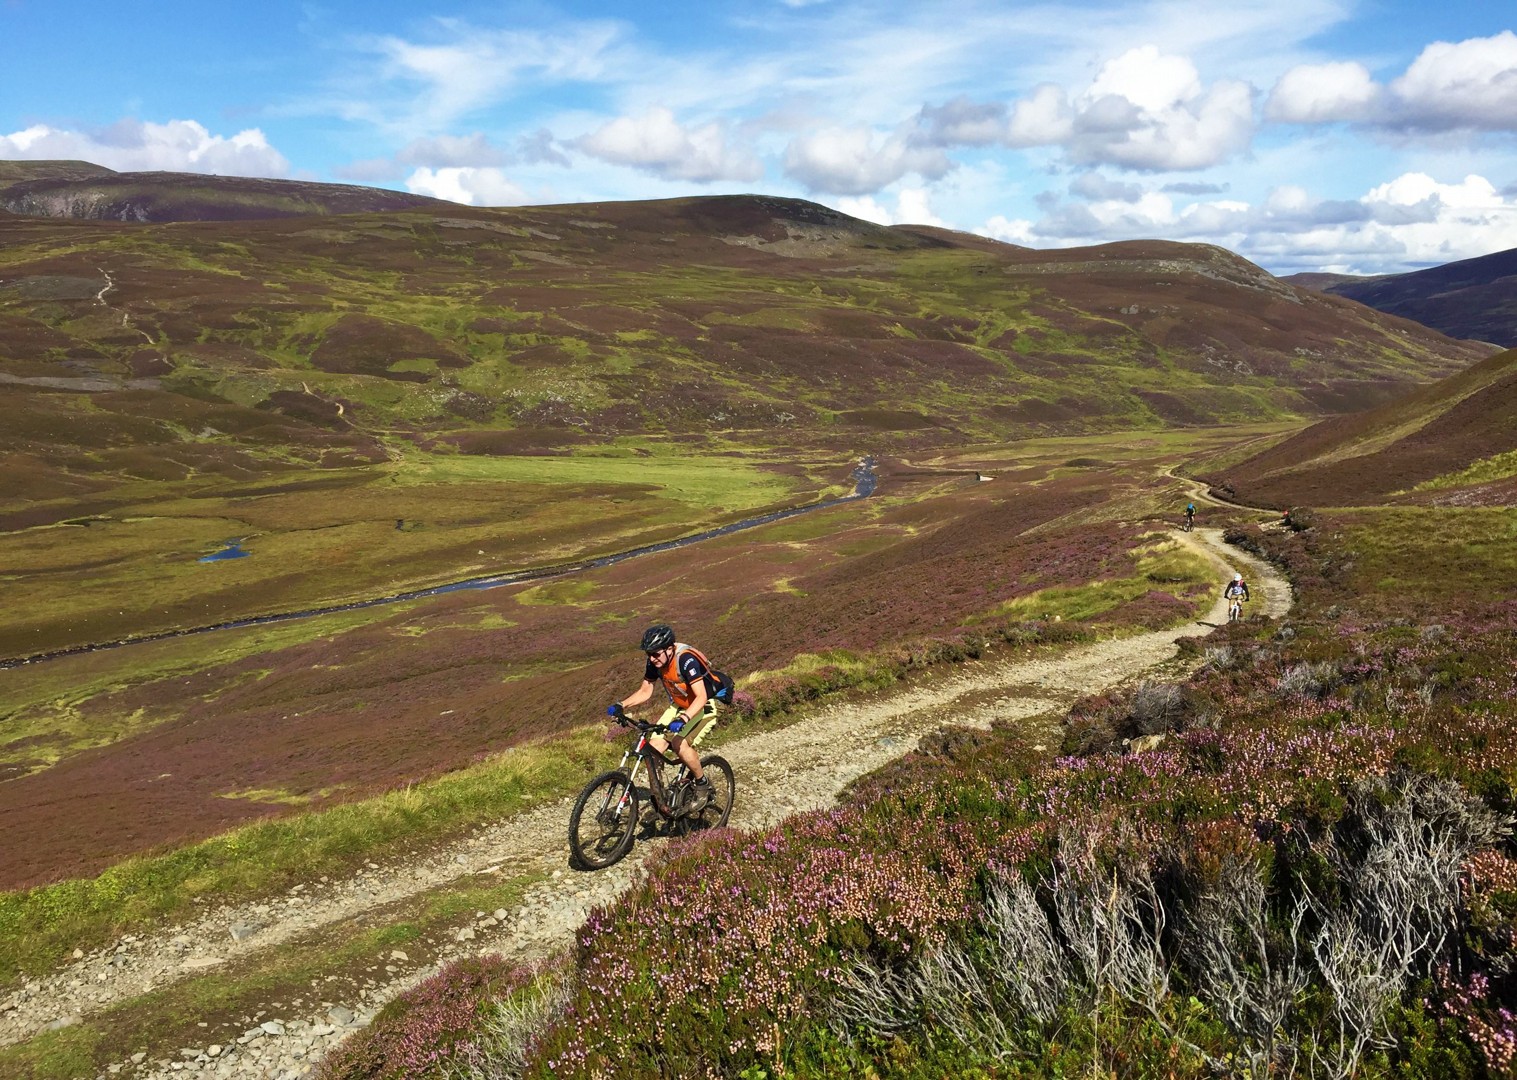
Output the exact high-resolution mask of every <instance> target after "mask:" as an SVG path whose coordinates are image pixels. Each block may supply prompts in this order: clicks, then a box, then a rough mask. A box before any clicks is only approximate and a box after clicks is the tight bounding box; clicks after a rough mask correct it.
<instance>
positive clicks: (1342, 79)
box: [1264, 30, 1517, 134]
mask: <svg viewBox="0 0 1517 1080" xmlns="http://www.w3.org/2000/svg"><path fill="white" fill-rule="evenodd" d="M1264 114H1265V118H1266V119H1268V120H1272V121H1280V122H1286V123H1297V124H1316V123H1334V122H1344V121H1347V122H1355V123H1362V124H1367V125H1373V126H1379V127H1385V128H1390V129H1395V130H1399V131H1404V132H1413V131H1425V132H1433V133H1439V134H1441V133H1443V132H1446V131H1449V130H1461V131H1471V130H1474V131H1517V34H1514V33H1513V32H1512V31H1510V30H1503V31H1502V32H1501V33H1499V34H1495V35H1493V36H1492V37H1487V38H1469V39H1467V40H1465V41H1460V42H1452V43H1451V42H1447V41H1436V42H1434V43H1433V44H1431V45H1429V46H1427V47H1426V48H1425V49H1423V50H1422V52H1421V53H1420V54H1419V55H1418V56H1417V58H1416V59H1415V60H1413V61H1412V63H1411V65H1410V66H1409V67H1408V68H1407V69H1406V71H1405V72H1403V73H1402V74H1401V75H1400V76H1398V77H1397V78H1395V79H1392V80H1391V81H1390V83H1389V84H1388V85H1381V84H1380V83H1377V82H1375V81H1374V79H1373V78H1372V77H1371V75H1370V73H1369V71H1368V70H1367V69H1366V68H1365V67H1364V66H1363V65H1361V64H1357V63H1352V62H1340V63H1331V64H1303V65H1300V66H1298V67H1294V68H1291V69H1290V70H1289V71H1287V72H1286V73H1285V74H1284V75H1282V76H1281V77H1280V80H1279V81H1278V82H1277V83H1276V84H1275V86H1274V89H1273V90H1271V91H1270V95H1269V99H1268V101H1267V102H1266V104H1265V110H1264Z"/></svg>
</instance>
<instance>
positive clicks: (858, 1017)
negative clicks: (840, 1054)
mask: <svg viewBox="0 0 1517 1080" xmlns="http://www.w3.org/2000/svg"><path fill="white" fill-rule="evenodd" d="M835 978H836V980H837V983H838V987H839V991H840V992H839V993H838V994H836V995H835V996H834V998H833V1001H832V1008H831V1010H830V1013H829V1017H828V1023H829V1024H830V1026H831V1027H832V1029H833V1031H834V1033H836V1034H837V1035H838V1037H839V1038H841V1039H844V1040H849V1039H851V1038H852V1034H853V1032H855V1031H858V1030H864V1031H868V1032H870V1033H871V1034H874V1035H892V1034H896V1033H898V1032H903V1031H911V1030H915V1031H921V1032H923V1033H924V1034H925V1035H926V1037H927V1039H928V1041H929V1042H936V1043H949V1044H956V1045H959V1046H967V1047H974V1048H976V1049H980V1050H985V1051H988V1052H989V1053H991V1054H995V1055H1000V1054H1001V1053H1003V1052H1005V1051H1006V1050H1008V1049H1009V1048H1010V1047H1011V1045H1012V1039H1011V1037H1010V1033H1009V1032H1008V1030H1007V1028H1006V1025H1005V1022H1004V1021H1003V1020H1002V1015H1003V1013H1009V1011H1010V1010H1008V1009H1006V1008H1005V1003H1004V1002H1002V1001H1001V1000H1000V999H999V998H998V996H997V993H996V985H995V980H994V979H993V978H992V977H989V976H987V975H986V973H985V972H984V971H983V969H982V965H980V964H977V963H976V962H975V960H974V958H973V957H972V956H970V955H969V953H968V952H966V951H965V950H964V948H963V947H962V946H961V945H959V944H958V943H957V942H954V941H951V940H950V941H945V942H942V943H940V944H938V945H936V946H934V947H932V948H929V949H926V950H924V951H923V952H922V953H921V954H920V955H919V956H918V957H917V958H916V959H915V960H914V961H912V962H910V963H908V964H907V965H906V966H904V967H902V968H900V969H898V970H893V969H890V968H888V967H885V966H882V965H880V964H876V963H875V962H874V961H872V960H870V959H868V958H867V957H857V958H855V959H854V960H853V961H852V962H851V963H850V964H849V965H848V966H847V967H845V968H844V969H843V970H842V971H841V972H840V973H838V974H837V975H835Z"/></svg>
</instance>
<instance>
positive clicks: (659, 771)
mask: <svg viewBox="0 0 1517 1080" xmlns="http://www.w3.org/2000/svg"><path fill="white" fill-rule="evenodd" d="M653 735H654V731H653V729H652V728H651V727H648V728H639V730H638V736H637V742H636V743H635V744H633V746H632V747H631V749H629V750H626V751H624V752H623V753H622V762H621V765H620V766H618V767H619V768H620V769H622V770H623V771H624V772H626V774H627V775H628V776H629V777H630V778H631V780H632V787H633V788H634V789H635V788H636V787H637V782H638V776H639V774H640V773H641V772H642V771H643V768H644V766H646V767H647V772H648V793H649V794H650V795H651V796H652V797H653V799H652V801H653V808H654V809H655V810H657V811H658V813H659V816H660V817H665V818H667V817H668V816H669V800H668V799H667V798H666V794H665V793H666V791H667V789H666V788H665V787H664V769H663V766H665V765H668V766H670V767H673V768H677V769H678V772H677V773H676V774H675V783H678V782H679V781H680V780H682V779H684V775H685V774H686V773H688V772H689V770H688V769H686V768H685V763H684V762H683V761H681V760H680V759H679V757H678V756H677V755H671V754H670V753H669V752H668V751H666V750H660V749H658V748H657V747H655V746H654V745H653V744H652V736H653ZM629 761H630V762H632V767H631V768H630V769H629V768H628V767H627V762H629Z"/></svg>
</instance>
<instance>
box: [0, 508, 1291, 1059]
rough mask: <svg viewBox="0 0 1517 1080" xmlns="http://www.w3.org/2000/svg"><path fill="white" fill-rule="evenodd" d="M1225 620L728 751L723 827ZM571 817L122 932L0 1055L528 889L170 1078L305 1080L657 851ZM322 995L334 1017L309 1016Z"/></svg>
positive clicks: (1286, 603) (27, 1004) (1045, 723)
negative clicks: (356, 1037) (361, 1029)
mask: <svg viewBox="0 0 1517 1080" xmlns="http://www.w3.org/2000/svg"><path fill="white" fill-rule="evenodd" d="M1198 497H1199V496H1198ZM1175 535H1176V538H1177V539H1178V540H1179V541H1180V542H1181V543H1184V544H1187V545H1190V546H1192V547H1195V548H1197V549H1198V550H1201V551H1202V552H1203V553H1205V555H1206V556H1207V558H1209V559H1210V560H1211V561H1212V562H1213V563H1214V564H1215V565H1216V568H1217V580H1218V582H1219V583H1220V582H1222V581H1224V580H1226V578H1227V577H1228V575H1229V573H1230V572H1231V570H1232V568H1234V567H1238V568H1240V569H1244V570H1246V571H1247V572H1248V574H1249V575H1250V578H1251V580H1253V581H1255V582H1257V585H1256V586H1255V588H1254V590H1253V594H1254V601H1253V602H1254V604H1255V605H1256V606H1257V613H1258V614H1261V615H1268V616H1271V617H1275V618H1278V617H1280V616H1282V615H1284V614H1285V613H1286V612H1287V611H1288V610H1289V608H1290V600H1291V592H1290V586H1289V584H1288V583H1286V582H1285V581H1284V580H1283V579H1281V578H1280V577H1279V575H1278V574H1276V573H1275V572H1274V570H1273V569H1272V568H1270V567H1269V566H1268V565H1267V564H1264V563H1261V562H1259V561H1258V560H1255V559H1253V558H1251V557H1250V556H1247V555H1244V554H1242V553H1240V552H1237V551H1234V550H1231V549H1226V548H1225V547H1224V546H1223V545H1222V544H1221V543H1220V541H1219V539H1218V537H1217V536H1216V535H1215V533H1214V532H1213V531H1209V530H1197V531H1196V532H1195V533H1193V534H1179V533H1177V534H1175ZM1223 609H1224V604H1223V602H1222V601H1221V599H1220V597H1219V599H1218V601H1217V603H1216V604H1215V605H1214V607H1213V608H1212V610H1211V611H1210V612H1209V613H1208V614H1207V615H1206V616H1205V618H1204V620H1202V621H1198V622H1195V623H1191V624H1188V625H1186V626H1182V627H1180V628H1178V629H1170V630H1161V631H1154V632H1151V633H1146V634H1140V635H1137V636H1134V637H1128V638H1117V639H1112V640H1107V641H1102V642H1099V643H1096V644H1093V645H1089V646H1084V647H1080V648H1077V649H1074V650H1072V651H1071V652H1069V653H1067V654H1065V655H1063V656H1060V657H1056V658H1044V659H1038V660H1020V661H1013V660H1005V661H996V660H994V659H991V660H986V661H983V662H980V663H976V664H972V665H966V666H964V667H962V668H960V669H957V670H956V671H953V672H950V673H947V674H946V675H945V676H944V677H942V678H939V679H935V680H933V681H932V682H931V683H928V684H925V685H923V686H920V687H917V688H914V689H911V690H908V691H906V692H902V693H896V694H890V695H885V696H881V697H877V698H874V699H872V700H867V701H863V702H858V703H843V704H836V705H830V706H827V707H824V708H822V709H820V710H819V711H818V714H817V715H815V716H813V717H811V718H808V719H807V720H806V722H805V723H802V724H798V725H795V726H791V727H786V728H783V729H780V730H774V731H768V732H760V733H758V734H755V735H752V736H749V737H746V738H743V739H740V740H737V741H735V742H731V743H726V744H724V745H723V747H722V754H723V755H724V756H725V757H727V758H728V759H729V760H730V761H731V762H732V764H733V766H734V768H735V769H736V771H737V773H738V776H739V784H740V788H739V795H738V800H737V806H736V808H735V810H734V814H733V824H734V825H735V826H738V827H741V828H763V827H766V826H769V825H772V824H774V823H776V822H778V821H779V820H781V819H783V818H784V817H786V816H788V815H790V814H794V813H799V812H802V811H806V810H813V809H817V808H821V807H826V806H829V805H831V804H832V803H833V802H834V800H835V799H836V797H837V795H838V794H839V792H841V791H842V790H843V788H844V787H846V786H847V785H848V784H849V783H851V782H852V781H853V780H854V779H856V778H857V777H859V776H861V775H863V774H864V773H866V772H869V771H871V770H873V769H876V768H878V767H880V766H881V765H884V764H885V763H887V762H888V761H890V760H891V759H893V758H895V757H897V756H899V755H900V754H903V753H905V752H906V751H908V750H909V749H911V748H912V747H913V746H914V745H915V744H916V742H917V740H918V739H919V738H920V737H921V736H922V735H924V734H927V733H929V732H931V731H934V730H936V729H938V728H939V727H940V726H941V724H942V723H943V722H944V721H945V720H946V719H948V718H951V719H952V722H954V723H962V724H968V725H971V726H986V725H988V724H989V723H990V722H991V721H993V720H998V721H1010V722H1020V723H1024V724H1028V725H1029V726H1030V727H1031V728H1032V729H1033V730H1034V731H1035V732H1039V731H1043V730H1044V729H1046V732H1047V739H1046V740H1045V741H1046V742H1048V743H1049V744H1050V745H1052V744H1054V743H1056V742H1057V739H1058V732H1057V730H1056V727H1057V721H1056V716H1057V712H1058V710H1059V709H1061V708H1062V707H1065V706H1067V705H1068V704H1069V703H1070V702H1072V701H1073V700H1074V699H1076V698H1077V697H1080V696H1082V695H1085V694H1091V693H1099V692H1101V691H1103V690H1106V689H1109V688H1111V687H1113V686H1115V685H1117V684H1119V683H1122V682H1125V681H1128V680H1131V679H1134V678H1137V677H1139V676H1141V675H1143V674H1145V673H1151V672H1152V671H1153V670H1154V669H1155V668H1156V667H1158V666H1160V665H1164V664H1166V663H1167V662H1170V661H1172V660H1173V659H1174V657H1175V653H1176V650H1175V640H1176V638H1177V637H1187V636H1196V635H1199V634H1204V633H1206V632H1207V631H1208V630H1210V628H1211V626H1212V625H1214V624H1216V623H1218V622H1220V621H1221V620H1222V619H1223V618H1224V617H1225V613H1224V610H1223ZM567 814H568V807H567V806H565V805H559V804H555V805H550V806H545V807H542V808H540V809H538V810H535V811H531V812H528V813H525V814H523V815H521V816H520V817H518V818H516V819H513V820H511V821H509V822H502V823H501V824H499V825H497V826H494V827H492V828H489V829H487V830H485V831H484V832H483V833H481V834H480V835H478V836H475V837H473V838H470V839H468V840H466V841H463V842H460V843H458V844H457V845H454V846H450V847H448V848H446V849H444V850H441V851H433V852H426V853H422V854H421V855H419V856H418V857H417V858H415V859H413V860H411V861H408V862H405V863H402V864H398V865H393V866H387V867H383V868H381V867H373V868H372V870H370V871H365V872H363V873H361V874H360V875H359V876H358V877H357V878H355V879H352V880H341V881H331V882H327V881H321V882H311V883H307V884H306V885H302V886H299V887H297V888H296V889H293V890H291V894H290V899H289V900H288V902H287V903H286V904H275V905H272V906H271V905H269V904H262V905H249V906H245V907H238V908H219V909H217V910H215V911H212V912H209V913H208V914H207V915H205V916H204V917H203V918H201V919H200V920H198V921H196V922H194V923H191V924H189V925H186V926H179V927H173V928H170V929H166V930H164V931H161V932H160V933H157V934H154V935H152V936H150V937H145V938H138V937H131V938H129V939H125V940H123V941H122V942H120V943H117V944H115V945H112V946H110V947H107V948H105V949H101V950H99V951H97V952H95V953H92V954H89V955H85V956H81V957H80V958H79V959H77V960H76V961H75V962H74V963H72V964H70V965H69V966H68V967H67V968H65V969H64V970H62V971H60V972H58V973H57V974H56V975H53V976H49V977H48V978H45V979H41V980H37V981H34V982H32V983H30V984H29V985H28V986H27V988H25V989H24V990H23V991H21V992H19V993H17V994H14V995H12V996H11V997H10V998H9V999H7V1000H5V1001H0V1044H4V1043H9V1042H14V1041H17V1040H19V1039H22V1038H25V1037H27V1036H28V1035H30V1034H31V1033H32V1032H34V1031H36V1030H37V1029H38V1028H40V1027H43V1026H45V1025H47V1024H51V1023H57V1022H59V1021H63V1022H67V1023H73V1022H77V1020H78V1019H80V1018H83V1017H89V1016H92V1015H94V1014H96V1013H99V1012H101V1011H102V1010H106V1009H108V1008H110V1007H111V1006H113V1005H118V1004H121V1003H125V1002H129V1001H131V1000H132V999H134V998H136V997H138V996H139V995H141V994H143V993H145V992H146V991H147V989H148V988H158V989H162V988H163V987H165V986H169V985H171V984H175V983H179V982H182V981H184V980H190V979H195V978H198V977H203V976H206V975H207V974H208V973H212V974H214V973H220V972H226V971H231V972H233V973H235V974H236V976H237V977H239V978H245V979H256V978H257V977H258V976H257V973H258V971H259V970H260V965H270V964H273V963H276V962H277V959H278V957H279V955H280V954H281V952H282V951H289V950H294V949H298V948H300V947H301V946H302V945H303V944H308V943H310V942H313V941H314V942H319V941H320V940H321V939H322V935H323V934H325V933H329V932H330V929H331V928H332V927H334V926H336V925H338V924H340V923H343V922H347V921H352V920H356V919H359V918H360V917H362V918H364V919H365V925H367V926H383V925H387V924H400V923H404V922H405V921H406V920H407V919H409V918H412V917H413V916H414V908H415V907H416V898H418V897H419V896H421V895H422V894H424V893H426V892H427V891H428V890H432V889H436V888H439V887H442V886H445V885H447V884H448V883H450V882H458V881H465V882H466V881H468V880H469V879H470V878H476V880H477V879H478V876H479V875H483V876H484V877H485V879H486V880H488V879H489V876H490V875H493V874H498V873H501V872H502V871H503V869H504V872H507V873H512V874H536V875H539V876H540V878H541V880H540V882H539V884H537V885H535V886H533V887H532V888H531V889H529V890H528V892H527V894H526V896H525V897H524V898H523V900H522V902H521V903H520V904H519V905H518V906H516V907H514V908H512V909H506V910H501V911H498V912H495V913H493V914H490V915H485V916H484V917H482V918H478V917H476V918H469V917H467V916H465V917H464V918H463V919H462V920H461V921H460V922H459V924H458V926H457V927H456V928H454V929H452V930H450V931H449V932H448V933H447V934H446V935H445V936H443V937H441V938H438V939H434V940H420V941H413V942H410V943H408V944H407V946H406V948H405V950H403V951H402V952H401V953H400V957H395V956H393V955H390V956H388V957H387V959H388V960H389V961H390V962H389V964H388V966H387V967H384V973H383V974H379V970H380V967H381V966H382V965H377V964H376V965H373V967H372V968H371V969H370V971H371V972H373V973H374V974H373V975H369V976H368V977H362V976H358V977H354V976H349V975H347V974H344V975H343V976H341V977H338V978H334V979H331V980H326V981H324V982H322V983H321V989H320V991H319V993H316V994H314V995H312V1000H310V1001H309V1002H306V1003H305V1004H304V1005H291V1004H289V1003H288V1002H287V1001H286V1002H284V1003H279V1002H266V1003H264V1005H265V1008H264V1009H263V1010H254V1011H256V1016H257V1019H258V1020H259V1022H258V1023H254V1022H253V1021H254V1016H253V1014H252V1012H249V1013H247V1014H246V1015H237V1016H224V1015H216V1014H215V1013H213V1012H208V1013H207V1014H206V1016H205V1019H206V1022H207V1024H208V1027H207V1028H206V1029H205V1031H204V1044H205V1045H204V1046H203V1047H186V1048H185V1050H184V1057H185V1058H186V1059H188V1060H187V1061H181V1062H180V1065H181V1067H183V1066H184V1065H186V1064H188V1063H189V1062H196V1067H197V1068H198V1069H200V1070H201V1071H200V1073H199V1075H209V1076H214V1077H217V1078H225V1080H231V1078H242V1077H247V1078H250V1080H251V1078H264V1077H284V1078H289V1080H294V1078H297V1077H302V1076H307V1075H310V1073H309V1072H308V1070H309V1065H310V1062H312V1061H313V1060H315V1059H316V1058H317V1057H318V1056H319V1055H320V1054H321V1053H323V1052H325V1051H326V1050H328V1049H330V1048H331V1047H333V1046H335V1045H336V1044H337V1043H338V1042H339V1041H341V1039H343V1038H344V1037H345V1036H346V1035H347V1034H349V1033H350V1032H351V1031H352V1030H354V1029H355V1028H356V1027H358V1026H361V1025H363V1024H364V1023H367V1021H368V1020H369V1019H370V1018H372V1016H373V1015H374V1013H375V1012H377V1011H378V1009H379V1008H380V1007H381V1006H382V1005H383V1004H384V1002H386V1001H388V1000H389V999H390V998H392V997H394V996H395V995H396V994H398V993H400V992H401V991H402V990H404V989H406V988H408V987H410V986H413V985H415V984H416V983H417V982H418V981H420V980H421V979H422V978H425V977H426V976H427V975H430V974H432V973H433V972H435V971H436V970H437V967H438V965H439V964H440V963H443V962H447V961H449V960H453V959H457V958H459V957H461V956H468V955H474V954H477V953H490V952H501V953H504V954H505V955H507V956H508V957H511V958H513V959H516V960H531V959H536V958H541V957H545V956H548V955H550V954H552V953H553V952H555V951H557V950H559V949H561V948H563V947H565V946H567V945H568V944H569V943H570V942H572V940H573V935H574V931H575V930H576V929H577V928H578V927H579V926H580V924H581V923H582V922H583V920H584V918H585V916H586V914H588V912H589V911H590V909H591V908H593V907H595V906H597V905H600V904H605V903H608V902H609V901H610V900H612V899H613V898H614V897H615V896H616V895H617V894H618V893H619V892H620V891H621V890H622V889H624V888H626V887H627V885H628V884H629V883H630V881H631V880H632V878H633V877H634V876H635V875H636V874H637V873H638V871H639V867H640V866H641V863H642V860H643V859H644V858H645V857H646V856H647V855H648V854H649V853H650V852H653V851H656V850H658V846H659V841H654V842H652V843H644V844H639V845H638V846H637V848H635V849H634V852H633V855H632V856H631V857H629V858H628V859H627V860H626V861H624V862H623V863H621V864H618V865H617V866H616V867H613V868H612V869H610V870H606V871H600V872H597V873H581V872H575V871H571V870H569V869H568V868H567V856H568V846H567V843H566V842H565V838H564V826H565V819H566V817H567ZM229 928H230V930H231V932H230V933H229ZM375 976H377V977H375ZM285 996H286V995H285V994H284V993H281V997H282V998H283V997H285ZM323 1000H324V1001H326V1002H330V1003H332V1004H330V1005H322V1004H319V1002H320V1001H323ZM210 1045H215V1046H216V1048H217V1052H216V1053H215V1054H214V1055H208V1054H207V1053H206V1050H207V1049H208V1048H209V1046H210ZM120 1049H121V1052H122V1062H121V1064H122V1065H123V1066H125V1065H128V1064H130V1058H129V1055H130V1054H131V1053H133V1052H134V1051H136V1050H137V1048H136V1047H134V1046H122V1047H121V1048H120ZM197 1058H198V1059H199V1060H198V1061H196V1059H197ZM175 1074H176V1071H175V1070H173V1069H172V1068H171V1063H170V1062H169V1061H168V1060H167V1059H162V1060H159V1061H158V1062H157V1063H156V1064H155V1063H154V1062H153V1061H152V1060H148V1061H146V1062H142V1063H141V1068H139V1069H137V1070H134V1071H133V1072H132V1073H131V1075H134V1076H139V1077H151V1078H159V1077H168V1076H171V1075H175Z"/></svg>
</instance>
